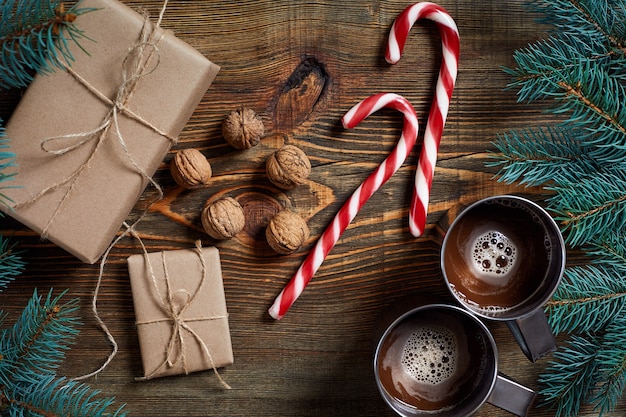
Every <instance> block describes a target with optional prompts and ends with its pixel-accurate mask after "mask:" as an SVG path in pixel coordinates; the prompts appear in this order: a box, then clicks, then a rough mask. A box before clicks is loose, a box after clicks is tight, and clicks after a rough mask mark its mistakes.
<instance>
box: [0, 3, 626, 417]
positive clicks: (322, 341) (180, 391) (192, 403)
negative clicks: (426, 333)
mask: <svg viewBox="0 0 626 417" xmlns="http://www.w3.org/2000/svg"><path fill="white" fill-rule="evenodd" d="M125 3H126V4H128V5H130V6H131V7H134V8H145V9H146V10H148V11H149V12H151V13H152V14H153V15H157V14H158V11H159V10H160V7H161V2H160V1H139V0H127V1H125ZM409 4H410V3H408V2H406V1H397V0H392V1H375V0H371V1H339V0H316V1H296V0H291V1H284V0H242V1H237V2H232V1H221V0H212V1H205V0H188V1H170V2H169V6H168V9H167V12H166V13H165V16H164V20H163V26H164V27H166V28H169V29H172V30H173V31H174V32H175V33H176V34H177V36H178V37H180V38H181V39H183V40H184V41H186V42H188V43H189V44H191V45H192V46H194V47H195V48H196V49H198V50H199V51H200V52H201V53H203V54H204V55H205V56H206V57H208V58H209V59H210V60H212V61H213V62H215V63H216V64H218V65H220V66H221V68H222V69H221V71H220V73H219V74H218V76H217V78H216V80H215V82H214V84H213V85H212V86H211V88H210V90H209V91H208V92H207V94H206V95H205V97H204V99H203V101H202V103H201V104H200V105H199V106H198V108H197V109H196V111H195V113H194V115H193V117H192V119H191V120H190V121H189V123H188V124H187V127H186V129H185V130H184V132H183V133H182V134H181V136H180V141H179V144H178V145H177V147H176V148H175V149H173V150H172V152H173V151H174V150H176V149H180V148H187V147H193V148H197V149H200V150H201V151H202V152H203V153H204V154H205V155H206V156H207V157H208V159H209V160H210V162H211V164H212V167H213V172H214V178H213V181H212V182H211V184H210V185H209V186H208V187H207V188H204V189H200V190H193V191H186V190H182V189H180V188H178V187H177V186H176V185H175V183H174V182H173V180H172V179H171V177H170V175H169V171H168V165H169V161H170V159H171V157H172V152H171V153H170V154H169V155H168V157H167V158H166V159H165V161H164V162H163V164H162V166H161V167H160V169H159V170H158V171H157V174H156V175H155V179H156V180H157V181H158V182H159V183H160V184H161V185H162V186H163V187H164V189H165V193H166V196H165V199H164V200H162V201H160V202H158V203H155V204H153V205H152V206H150V207H149V208H148V202H150V201H151V200H152V199H153V198H154V197H155V195H156V194H155V192H154V191H153V190H150V189H148V190H147V191H146V192H145V193H144V195H143V196H142V198H141V200H140V201H139V202H138V203H137V205H136V209H135V210H134V211H133V213H132V214H131V218H130V220H134V219H136V218H137V216H139V213H141V212H142V211H143V210H145V209H146V208H148V212H147V214H146V216H145V217H144V218H143V220H142V221H141V223H140V224H139V225H138V226H137V230H138V233H139V234H140V236H141V238H142V239H143V241H144V242H145V243H146V245H147V246H148V249H149V250H150V251H159V250H170V249H179V248H190V247H192V246H193V242H194V241H195V240H197V239H202V241H203V244H204V245H205V246H208V245H216V246H217V247H218V248H219V250H220V254H221V261H222V268H223V274H224V288H225V294H226V300H227V304H228V310H229V313H230V326H231V332H232V342H233V349H234V356H235V363H234V364H233V365H232V366H229V367H226V368H224V369H222V370H220V373H221V375H222V376H223V378H224V379H225V380H226V381H227V382H228V383H229V384H230V385H231V386H232V387H233V389H232V390H229V391H225V390H223V389H222V388H221V386H220V384H219V383H218V381H217V380H216V378H215V376H214V375H213V373H212V372H203V373H198V374H193V375H188V376H180V377H168V378H163V379H158V380H153V381H149V382H141V383H140V382H135V381H134V378H135V377H137V376H140V375H142V370H141V361H140V357H139V348H138V340H137V335H136V329H135V326H134V311H133V303H132V299H131V295H130V284H129V282H128V272H127V267H126V258H127V257H128V256H130V255H133V254H137V253H140V247H139V245H138V243H137V241H136V240H134V239H131V238H125V239H123V240H121V242H120V243H119V244H118V245H117V246H116V247H115V248H114V249H113V250H112V252H111V254H110V256H109V258H108V260H107V264H106V267H105V270H104V279H103V286H102V289H101V294H100V298H99V302H98V308H99V311H100V314H101V316H102V319H103V320H104V321H105V322H106V324H107V325H108V326H109V328H110V329H111V330H112V333H113V335H114V336H115V338H116V339H117V341H118V343H119V345H120V351H119V354H118V356H117V357H116V358H115V359H114V361H113V362H112V363H111V365H110V366H109V367H108V368H107V369H106V370H105V371H104V372H102V373H101V374H100V375H99V376H98V377H97V378H94V379H92V380H90V381H88V382H89V384H90V385H92V386H93V387H95V388H98V389H100V390H102V391H103V393H104V394H107V395H114V396H116V398H117V400H118V401H120V402H125V403H127V404H128V409H129V411H130V413H131V415H133V416H330V415H332V416H392V415H393V413H392V412H391V411H390V410H389V409H388V408H387V407H386V406H385V404H384V403H383V400H382V399H381V398H380V396H379V394H378V392H377V389H376V385H375V383H374V379H373V370H372V351H371V347H372V343H371V334H372V329H373V327H374V325H375V322H376V319H377V317H378V315H379V314H380V312H381V311H382V310H383V309H384V308H386V306H388V305H390V304H392V303H394V302H395V301H397V300H398V299H400V298H401V297H403V296H405V295H406V294H411V293H416V294H432V295H433V296H438V297H444V298H445V299H448V300H450V297H449V296H448V294H447V290H446V288H445V285H444V283H443V280H442V276H441V273H440V269H439V242H438V232H437V230H436V227H435V224H436V223H437V221H438V220H439V218H440V217H441V216H442V215H443V214H444V213H445V211H446V210H448V209H449V208H451V207H453V206H454V205H455V204H457V203H458V202H468V201H473V200H476V199H478V198H481V197H485V196H489V195H494V194H503V193H516V194H523V195H529V196H531V197H533V198H538V197H539V190H537V189H531V188H518V187H515V186H506V185H504V184H500V183H498V182H496V181H495V180H494V179H493V174H494V172H493V170H491V169H488V168H486V167H485V165H484V163H485V161H486V160H487V159H488V155H487V153H486V151H487V150H488V149H490V147H491V145H490V142H491V141H493V140H494V139H495V137H496V135H497V133H500V132H504V131H507V130H509V129H512V128H517V127H520V126H526V125H539V124H543V123H546V122H548V121H549V120H548V119H547V116H546V115H545V114H543V113H541V111H540V107H539V106H527V105H524V104H518V103H516V97H515V92H514V91H510V90H505V87H506V85H507V83H508V81H509V80H508V79H507V76H506V75H505V74H504V73H503V72H502V70H501V67H502V66H512V65H513V59H512V54H513V51H514V50H515V49H517V48H520V47H523V46H525V45H526V44H528V43H530V42H533V41H535V40H537V39H539V38H540V37H542V36H543V34H544V30H545V28H543V27H540V26H538V25H537V24H536V23H535V22H534V18H535V16H533V15H532V14H530V13H529V12H528V11H527V10H526V9H525V7H524V1H523V0H511V1H506V2H505V1H488V0H480V1H463V0H442V1H441V2H440V4H441V5H442V6H444V7H445V8H447V9H448V10H449V12H450V13H451V15H452V16H453V17H454V18H455V20H456V22H457V25H458V27H459V30H460V33H461V64H460V68H459V77H458V82H457V88H456V90H455V92H454V95H453V99H452V103H451V107H450V111H449V117H448V122H447V124H446V129H445V133H444V137H443V140H442V143H441V148H440V152H439V161H438V165H437V169H436V171H435V178H434V182H433V187H432V195H431V204H430V214H429V217H428V221H429V222H428V223H429V224H428V228H427V231H426V233H425V235H424V236H423V237H421V238H419V239H414V238H412V237H411V235H410V234H409V232H408V225H407V214H408V204H409V201H410V190H411V187H412V181H413V176H414V173H415V168H416V163H417V156H418V154H419V150H420V144H421V140H422V134H423V129H424V123H425V121H426V119H427V112H428V110H429V108H430V103H431V99H432V95H433V90H434V84H435V80H436V74H437V71H438V66H439V62H440V58H441V47H440V40H439V37H438V33H437V31H436V28H435V26H434V25H432V24H430V23H428V22H422V23H419V24H418V25H416V26H415V27H414V28H413V30H412V33H411V36H410V38H409V42H408V44H407V47H406V49H405V54H404V57H403V59H402V60H401V61H400V62H399V63H398V64H397V65H395V66H390V65H388V64H386V63H385V62H384V48H385V43H386V39H387V34H388V31H389V28H390V26H391V23H392V22H393V20H394V18H395V17H396V16H397V14H398V13H399V12H400V11H401V10H402V9H403V8H404V7H406V6H408V5H409ZM385 91H386V92H395V93H399V94H401V95H403V96H405V97H406V98H407V99H408V100H409V101H410V102H411V103H412V104H413V105H414V106H415V109H416V111H417V114H418V117H419V119H420V123H421V133H420V137H419V138H418V144H417V145H416V147H415V149H414V151H413V152H412V153H411V155H410V156H409V158H408V159H407V161H406V163H405V164H404V165H403V166H402V168H401V169H400V170H399V171H398V172H397V173H396V174H395V175H394V176H393V177H392V179H391V180H390V181H389V182H388V183H387V184H386V185H384V186H383V187H382V188H381V189H380V190H379V191H378V192H377V193H376V194H374V196H373V197H372V199H371V200H370V201H369V202H368V203H367V204H366V205H365V207H364V208H363V209H362V211H361V212H360V213H359V214H358V216H357V217H356V218H355V220H354V221H353V222H352V224H351V225H350V226H349V227H348V229H347V230H346V232H345V233H344V234H343V236H342V237H341V239H340V240H339V242H338V243H337V245H336V246H335V248H334V249H333V250H332V251H331V253H330V255H329V256H328V258H327V259H326V261H325V262H324V264H323V265H322V267H321V269H320V270H319V272H318V273H317V274H316V276H315V277H314V278H313V280H312V281H311V284H310V285H309V287H308V288H307V289H306V290H305V291H304V293H303V295H302V297H301V298H300V299H299V300H298V301H297V303H296V304H295V305H294V307H293V308H292V309H291V311H290V312H289V313H288V314H287V315H286V316H285V318H284V319H282V320H281V321H280V322H274V321H273V320H272V319H270V318H269V316H268V315H267V313H266V310H267V308H268V307H269V306H270V305H271V303H272V301H273V299H274V297H275V296H276V295H277V294H278V292H279V291H280V290H281V288H282V287H283V285H284V284H285V283H286V282H287V280H288V279H289V278H290V276H291V274H292V273H293V272H294V271H295V270H296V269H297V267H298V266H299V264H300V262H301V261H302V260H303V258H304V257H305V255H306V253H307V251H308V250H309V249H310V248H311V247H312V245H313V244H314V243H315V240H316V238H317V237H318V236H319V235H320V234H321V233H322V232H323V230H324V228H325V227H326V225H327V224H328V223H329V222H330V221H331V219H332V218H333V216H334V215H335V213H336V212H337V210H338V209H339V207H340V206H341V205H342V204H343V202H344V201H345V200H346V199H347V198H348V197H349V196H350V194H351V193H352V191H353V190H354V189H355V188H356V187H357V186H358V185H359V184H360V183H361V181H363V180H364V179H365V178H366V177H367V175H368V174H369V173H370V172H371V171H372V170H373V169H374V168H375V167H376V165H377V164H378V163H380V162H381V161H382V160H383V159H384V158H385V156H386V155H387V153H388V152H389V151H390V150H391V148H392V147H393V146H394V145H395V142H396V141H397V138H398V137H399V134H400V130H401V123H402V119H401V115H400V114H399V113H394V112H392V111H387V110H385V111H381V112H379V113H376V114H375V115H372V116H371V117H370V118H368V119H367V120H366V121H364V122H362V123H361V124H360V126H358V127H357V128H355V129H353V130H349V131H348V130H345V129H343V128H342V127H341V123H340V119H341V116H342V115H343V114H344V113H345V112H346V111H347V110H348V109H349V108H350V107H352V106H353V105H354V104H356V103H357V102H359V101H360V100H362V99H364V98H366V97H367V96H369V95H371V94H374V93H378V92H385ZM19 94H20V93H19V92H6V93H3V95H2V97H1V99H2V101H1V104H2V106H1V109H0V115H1V116H2V117H3V118H4V119H5V120H6V119H7V118H8V117H9V116H10V114H11V111H12V109H13V108H14V107H15V105H16V103H17V101H18V100H19ZM242 105H244V106H248V107H251V108H253V109H254V110H256V111H257V113H259V114H260V115H261V117H262V118H263V121H264V123H265V125H266V130H267V132H268V134H267V136H266V137H265V138H264V139H263V140H262V141H261V143H260V144H259V145H258V146H257V147H255V148H253V149H250V150H246V151H237V150H234V149H233V148H231V147H230V146H229V145H228V144H227V143H226V142H225V141H224V140H223V139H222V137H221V131H220V125H221V121H222V120H223V118H224V117H226V116H227V115H228V113H229V112H230V111H231V110H233V109H235V108H237V107H239V106H242ZM285 143H289V144H293V145H296V146H299V147H300V148H302V149H303V150H304V151H305V152H306V153H307V155H308V156H309V158H310V160H311V163H312V173H311V176H310V178H309V181H308V182H307V183H306V184H305V185H303V186H301V187H298V188H296V189H294V190H291V191H287V192H286V191H281V190H279V189H277V188H276V187H274V186H273V185H272V184H271V183H270V182H269V181H268V180H267V178H266V176H265V172H264V170H265V160H266V158H267V157H268V156H269V155H270V154H271V153H272V152H273V151H275V150H276V149H278V148H279V147H280V146H282V145H283V144H285ZM225 195H228V196H231V197H234V198H236V199H237V200H238V201H239V202H240V203H241V204H242V206H243V207H244V210H245V214H246V219H247V224H246V227H245V229H244V231H243V232H241V233H240V234H239V235H238V236H237V237H236V238H234V239H232V240H228V241H221V242H216V241H213V240H211V239H210V238H209V237H208V236H207V235H205V234H204V233H203V232H202V230H201V225H200V219H199V215H200V211H201V210H202V208H203V207H204V205H205V204H206V202H207V201H210V200H212V199H215V198H218V197H221V196H225ZM281 208H289V209H291V210H294V211H296V212H297V213H299V214H301V215H302V216H303V217H304V218H306V219H307V221H308V224H309V227H310V229H311V238H310V239H309V240H308V241H307V243H306V245H305V247H303V248H302V249H301V250H300V251H298V252H296V253H294V254H292V255H288V256H279V255H276V254H274V253H273V252H272V251H271V249H270V248H269V246H268V245H267V243H266V242H265V240H264V238H263V232H264V228H265V225H266V224H267V222H268V221H269V219H270V218H271V217H272V216H273V215H274V214H275V213H276V212H277V211H279V210H280V209H281ZM0 222H1V223H0V233H2V234H4V235H7V236H15V238H16V239H17V240H19V241H20V245H19V247H20V248H22V249H25V250H26V251H27V252H26V255H25V257H26V261H27V262H28V269H27V270H26V272H25V273H24V274H23V276H21V277H20V278H19V279H17V280H16V281H15V282H14V283H12V284H11V285H10V286H9V288H8V289H7V290H5V291H4V292H3V293H2V294H0V305H1V306H2V309H3V310H4V311H5V312H6V313H8V315H9V319H8V320H7V324H9V323H11V320H12V319H14V318H15V317H16V315H17V314H18V312H19V311H20V310H21V308H22V307H23V306H24V305H25V303H26V301H27V299H28V298H29V297H30V295H31V294H32V291H33V289H34V288H39V289H40V291H47V290H48V289H49V288H51V287H53V288H54V289H55V290H56V291H61V290H63V289H66V288H67V289H69V292H68V297H80V300H81V301H80V304H81V307H82V309H81V319H82V321H83V322H84V325H83V326H82V330H81V333H80V336H79V337H78V339H77V342H76V345H75V346H74V348H73V349H72V350H71V351H70V352H68V355H67V360H66V361H65V363H64V365H63V367H62V369H61V372H62V373H64V374H65V375H67V376H76V375H81V374H84V373H87V372H90V371H92V370H93V369H95V368H97V367H98V366H100V364H101V363H102V361H103V360H104V359H105V358H106V356H107V355H108V352H109V349H110V346H109V345H108V343H107V341H106V339H105V337H104V335H103V334H102V332H101V331H100V329H99V328H98V327H97V325H96V323H95V320H94V318H93V316H92V313H91V295H92V292H93V290H94V286H95V283H96V278H97V275H98V265H85V264H82V263H80V262H79V261H77V260H76V259H74V258H73V257H72V256H70V255H68V254H67V253H65V252H64V251H62V250H61V249H59V248H57V247H56V246H55V245H53V244H51V243H49V242H45V241H44V242H42V241H41V240H40V239H39V237H38V236H36V235H35V234H34V233H33V232H31V231H29V230H28V229H26V228H25V227H24V226H22V225H20V224H18V223H17V222H15V221H13V220H12V219H10V218H2V219H0ZM489 326H490V327H491V328H492V330H493V331H494V334H495V337H496V340H497V342H498V346H499V349H500V367H501V371H502V372H504V373H506V374H508V375H509V376H510V377H512V378H514V379H517V380H519V381H520V382H522V383H524V384H527V385H528V386H530V387H532V388H538V385H537V381H536V378H537V375H538V373H539V372H541V371H542V369H543V367H544V366H545V364H546V360H542V361H539V362H538V363H536V364H530V363H529V362H528V361H527V360H526V359H525V357H524V356H523V354H522V353H521V352H520V350H519V348H518V347H517V345H515V344H514V342H513V340H512V337H511V335H510V334H509V333H508V330H507V329H506V327H505V326H503V325H501V324H496V323H489ZM624 412H626V405H624V404H623V402H622V403H621V404H620V408H619V410H618V411H617V412H616V413H614V415H615V416H617V415H623V413H624ZM478 415H479V416H486V417H495V416H506V415H508V414H506V413H505V412H503V411H501V410H499V409H497V408H495V407H492V406H490V405H486V406H484V407H483V408H482V409H481V410H480V411H479V413H478ZM531 415H532V416H538V417H548V416H551V415H553V413H552V412H551V411H549V410H545V409H540V408H536V409H534V410H533V411H532V412H531ZM593 415H594V413H593V411H592V410H590V409H585V410H584V412H583V414H582V416H584V417H588V416H593Z"/></svg>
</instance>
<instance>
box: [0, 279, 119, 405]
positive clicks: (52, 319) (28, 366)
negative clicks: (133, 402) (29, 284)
mask: <svg viewBox="0 0 626 417" xmlns="http://www.w3.org/2000/svg"><path fill="white" fill-rule="evenodd" d="M64 294H65V293H62V294H61V295H59V296H57V297H54V296H53V294H52V291H50V292H49V293H48V294H47V296H46V297H42V296H39V295H38V294H37V291H35V292H34V293H33V296H32V297H31V299H30V301H29V303H28V304H27V306H26V307H25V308H24V310H23V312H22V314H21V315H20V317H18V319H17V321H16V323H15V324H14V325H13V326H12V327H10V328H7V329H4V330H2V332H1V333H0V412H1V413H0V414H2V415H3V416H5V415H6V416H33V417H34V416H39V417H44V416H51V415H54V416H71V417H87V416H90V417H91V416H93V417H98V416H103V417H104V416H107V417H111V416H118V417H121V416H125V415H126V412H125V411H124V406H121V407H116V406H115V400H114V399H113V398H107V397H100V392H99V391H97V390H92V389H90V388H89V387H88V386H87V385H85V384H82V383H78V382H76V381H70V380H67V379H66V378H60V377H57V375H56V369H57V368H58V366H59V365H60V363H61V361H62V360H63V359H64V357H65V352H66V351H67V349H68V348H69V347H70V346H71V344H72V343H73V341H74V339H75V337H76V335H77V334H78V330H77V328H76V327H77V325H78V324H79V322H78V319H77V318H76V312H77V310H78V300H77V299H72V300H70V301H67V302H63V301H62V300H61V298H62V297H63V296H64ZM0 317H1V318H4V317H6V316H5V315H3V314H1V313H0ZM0 322H1V321H0ZM112 408H114V410H111V409H112Z"/></svg>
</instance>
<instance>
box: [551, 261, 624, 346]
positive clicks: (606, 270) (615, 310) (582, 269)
mask: <svg viewBox="0 0 626 417" xmlns="http://www.w3.org/2000/svg"><path fill="white" fill-rule="evenodd" d="M622 274H623V270H619V269H617V268H615V267H611V266H606V265H586V266H573V267H568V268H566V270H565V273H564V277H563V281H562V282H561V284H560V285H559V287H558V288H557V290H556V292H555V293H554V296H553V298H552V300H550V302H548V304H547V306H546V311H547V313H548V317H549V322H550V326H551V327H552V329H553V331H554V332H555V333H556V334H560V333H571V332H582V333H592V332H594V331H596V330H598V329H604V328H605V327H607V325H609V324H610V323H611V322H613V321H614V320H616V319H617V318H619V317H620V315H622V314H623V311H622V310H623V307H624V305H626V280H624V279H620V278H619V277H620V276H621V275H622ZM616 278H617V279H616Z"/></svg>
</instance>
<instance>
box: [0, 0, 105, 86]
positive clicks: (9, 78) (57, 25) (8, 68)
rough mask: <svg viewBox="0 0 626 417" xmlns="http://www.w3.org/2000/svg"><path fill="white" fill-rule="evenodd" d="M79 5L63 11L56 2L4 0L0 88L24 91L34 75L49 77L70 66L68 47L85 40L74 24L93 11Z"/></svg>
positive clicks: (1, 12) (1, 27)
mask: <svg viewBox="0 0 626 417" xmlns="http://www.w3.org/2000/svg"><path fill="white" fill-rule="evenodd" d="M79 4H80V2H79V3H78V4H76V5H74V6H72V7H71V8H70V9H69V10H65V6H64V3H63V2H62V1H59V0H28V1H23V0H5V1H4V2H3V4H2V5H1V7H0V21H2V23H3V24H2V26H0V48H1V51H2V52H1V53H0V88H11V87H25V86H27V85H28V84H29V83H30V82H31V81H32V75H33V73H34V72H39V73H48V72H51V71H53V70H54V69H55V68H63V66H64V65H66V64H67V65H69V64H70V63H71V62H72V61H73V60H74V57H73V55H72V52H71V51H70V43H75V44H77V45H78V46H79V47H80V48H81V49H82V47H81V46H80V43H79V41H80V40H82V39H88V38H87V37H86V36H85V34H84V33H83V31H81V30H80V29H78V28H77V27H76V25H75V24H74V20H75V19H76V17H77V16H79V15H81V14H84V13H86V12H89V11H92V10H94V9H91V8H79V7H78V5H79Z"/></svg>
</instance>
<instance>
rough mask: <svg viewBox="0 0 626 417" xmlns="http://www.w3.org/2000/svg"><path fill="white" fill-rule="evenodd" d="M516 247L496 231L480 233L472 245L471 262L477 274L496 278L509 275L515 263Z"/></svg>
mask: <svg viewBox="0 0 626 417" xmlns="http://www.w3.org/2000/svg"><path fill="white" fill-rule="evenodd" d="M517 253H518V250H517V246H516V245H515V243H513V241H512V240H511V239H509V238H508V237H506V236H505V235H504V234H502V233H500V232H497V231H487V232H485V233H481V234H480V235H479V236H477V238H476V239H475V241H474V243H473V245H472V262H473V265H474V268H475V269H477V270H478V272H479V273H482V274H485V275H489V276H491V277H498V276H502V275H505V274H507V273H509V272H510V271H511V270H513V269H514V267H515V262H516V261H517Z"/></svg>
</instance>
